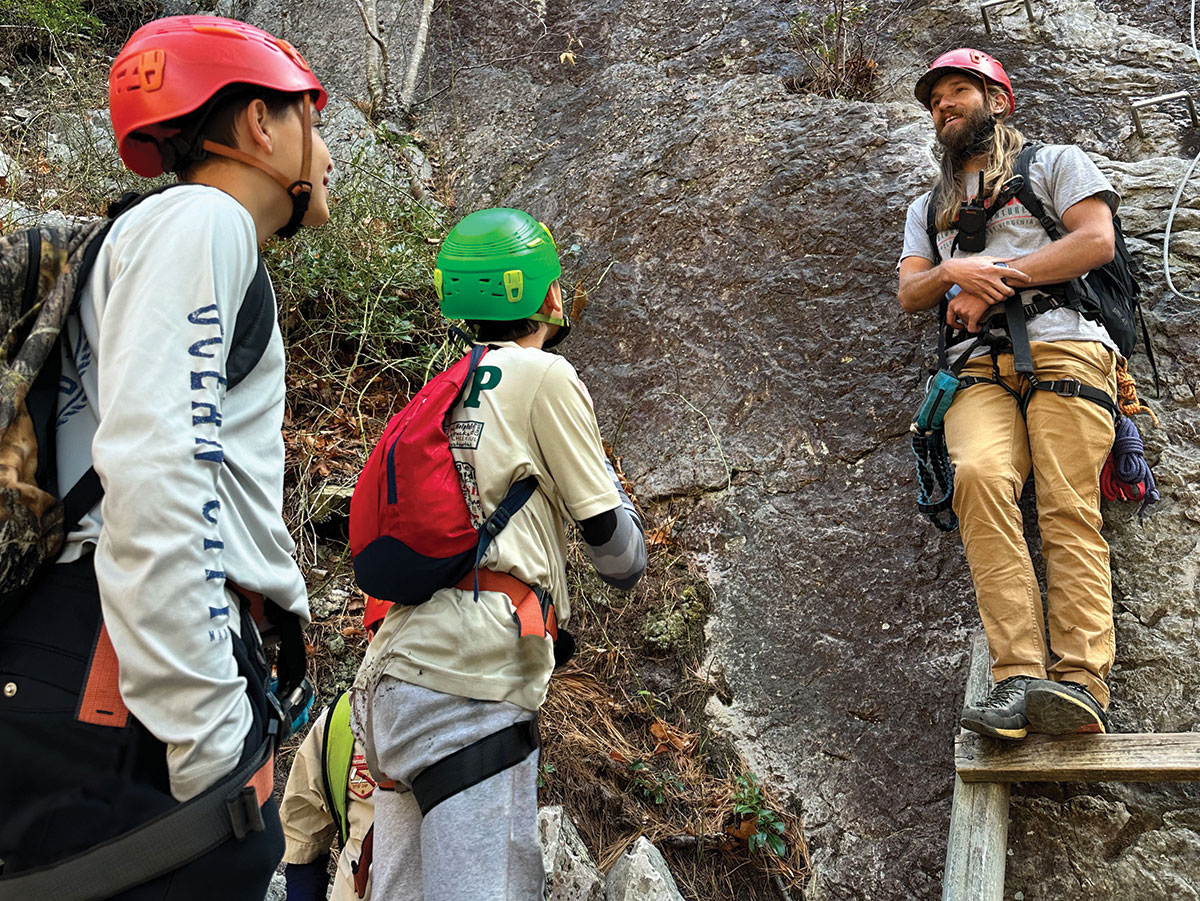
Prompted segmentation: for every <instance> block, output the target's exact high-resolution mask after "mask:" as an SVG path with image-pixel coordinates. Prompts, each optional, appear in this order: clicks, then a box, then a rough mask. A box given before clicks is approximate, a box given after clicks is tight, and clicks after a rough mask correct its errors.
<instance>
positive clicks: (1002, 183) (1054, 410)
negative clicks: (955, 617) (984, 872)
mask: <svg viewBox="0 0 1200 901" xmlns="http://www.w3.org/2000/svg"><path fill="white" fill-rule="evenodd" d="M916 97H917V99H918V100H919V101H920V102H921V103H922V104H923V105H924V106H925V107H926V108H927V109H928V110H929V112H930V115H931V116H932V118H933V126H934V130H935V132H936V136H937V142H938V149H939V151H940V158H941V172H940V174H939V177H938V179H937V181H936V184H935V186H934V188H933V189H932V190H931V191H929V192H926V193H925V194H923V195H922V196H921V197H919V198H918V199H917V200H916V201H914V202H913V204H912V205H911V206H910V207H909V209H908V219H907V225H906V229H905V236H904V250H903V252H902V254H901V259H900V264H899V273H900V284H899V291H898V298H899V301H900V305H901V307H902V308H903V309H904V310H905V311H906V312H909V313H917V312H922V311H925V310H938V311H939V317H940V320H939V331H941V330H942V329H945V332H944V335H945V338H944V344H943V343H941V339H940V343H939V355H940V357H941V359H940V360H939V365H941V366H942V367H943V368H947V366H949V367H951V368H953V366H954V364H955V363H957V362H958V361H961V362H962V368H961V378H960V379H959V383H958V388H957V391H956V393H955V394H954V399H953V402H952V403H951V405H950V407H949V409H948V411H947V412H946V416H945V440H946V447H947V450H948V452H949V455H950V458H951V461H952V462H953V464H954V482H953V492H954V512H955V513H956V514H957V516H958V521H959V525H960V529H961V532H962V539H963V548H964V550H965V552H966V557H967V562H968V564H969V565H970V568H971V577H972V579H973V581H974V583H975V594H976V599H977V601H978V604H979V611H980V615H981V618H982V620H983V624H984V628H985V630H986V632H987V636H988V643H989V646H990V650H991V657H992V675H993V677H994V680H995V683H996V684H995V687H994V688H993V690H992V692H991V693H990V695H989V696H988V698H986V699H985V700H983V701H982V702H981V703H979V704H971V705H969V706H967V707H966V709H965V710H964V711H963V716H962V724H963V726H964V727H966V728H968V729H971V730H973V731H975V732H979V733H981V734H984V735H989V736H993V737H996V738H1003V739H1019V738H1023V737H1024V736H1025V734H1026V732H1027V731H1034V732H1044V733H1073V732H1103V731H1105V730H1106V728H1107V718H1106V715H1105V709H1106V708H1107V706H1108V700H1109V692H1108V687H1107V686H1106V684H1105V681H1104V680H1105V676H1106V675H1107V674H1108V671H1109V669H1110V668H1111V666H1112V663H1113V657H1114V653H1115V640H1114V630H1113V618H1112V590H1111V583H1110V573H1109V555H1108V545H1107V544H1106V543H1105V541H1104V539H1103V538H1102V537H1101V534H1100V527H1101V524H1102V521H1101V516H1100V487H1099V476H1100V470H1101V468H1102V466H1103V464H1104V461H1105V458H1106V456H1107V455H1108V452H1109V450H1110V448H1111V447H1112V442H1113V417H1112V411H1113V410H1114V409H1115V407H1114V405H1113V398H1114V397H1115V392H1116V376H1115V366H1116V362H1117V348H1116V345H1115V343H1114V342H1113V340H1112V339H1111V338H1110V337H1109V335H1108V333H1107V331H1106V330H1105V328H1104V327H1103V325H1102V324H1101V323H1100V322H1099V321H1097V319H1098V317H1097V314H1096V312H1095V311H1094V310H1091V309H1087V308H1085V307H1084V306H1083V305H1082V304H1080V303H1078V302H1077V299H1076V298H1077V297H1078V296H1079V295H1078V294H1076V293H1073V292H1074V291H1075V289H1074V288H1073V287H1072V286H1075V285H1078V282H1077V281H1076V280H1077V279H1079V278H1080V277H1081V276H1083V275H1085V274H1086V273H1087V272H1089V271H1090V270H1092V269H1093V268H1095V267H1097V266H1100V265H1102V264H1104V263H1106V262H1108V261H1109V260H1111V259H1112V257H1113V252H1114V238H1113V223H1112V216H1113V213H1115V211H1116V208H1117V203H1118V200H1119V198H1118V196H1117V194H1116V192H1115V191H1114V190H1113V188H1112V185H1111V184H1109V182H1108V180H1107V179H1106V178H1105V177H1104V176H1103V175H1102V174H1101V173H1100V171H1099V170H1098V169H1097V168H1096V166H1095V164H1094V163H1093V162H1092V161H1091V160H1090V159H1089V158H1088V157H1087V156H1086V155H1085V154H1084V153H1083V151H1082V150H1080V149H1079V148H1078V147H1075V146H1062V145H1047V146H1042V147H1040V148H1038V150H1037V152H1036V155H1034V156H1033V157H1032V162H1030V163H1029V164H1028V171H1029V181H1030V182H1031V184H1029V185H1028V186H1027V187H1029V188H1032V194H1033V197H1034V199H1033V200H1030V204H1031V205H1032V206H1034V207H1035V208H1036V206H1038V205H1039V204H1038V203H1037V202H1036V201H1040V205H1041V206H1043V207H1044V211H1043V212H1044V214H1045V215H1046V216H1048V217H1049V220H1050V222H1051V224H1052V225H1053V226H1054V227H1055V228H1056V230H1057V232H1058V233H1059V234H1061V235H1062V237H1061V239H1059V240H1053V241H1052V240H1051V238H1050V236H1049V234H1048V233H1047V229H1046V227H1045V226H1044V225H1043V221H1044V220H1042V219H1041V218H1040V217H1039V216H1038V215H1037V213H1036V210H1031V209H1029V208H1027V207H1026V205H1025V203H1024V202H1023V200H1022V197H1025V198H1027V199H1028V197H1029V195H1028V194H1026V193H1024V192H1023V191H1022V189H1023V188H1024V187H1025V184H1024V181H1023V180H1022V181H1021V182H1020V183H1018V181H1017V179H1016V178H1014V173H1016V172H1017V170H1018V168H1020V167H1019V166H1018V161H1019V160H1022V159H1023V160H1025V161H1028V160H1029V159H1030V157H1029V156H1028V155H1026V156H1025V157H1022V156H1021V154H1022V147H1023V146H1024V144H1025V140H1024V138H1023V137H1022V135H1021V133H1020V132H1019V131H1017V130H1016V129H1015V128H1013V127H1012V126H1011V125H1010V124H1009V121H1008V120H1009V118H1010V117H1011V116H1012V114H1013V111H1014V109H1015V107H1016V98H1015V96H1014V94H1013V90H1012V84H1011V82H1010V81H1009V78H1008V75H1007V74H1006V73H1005V71H1004V67H1003V66H1001V65H1000V63H999V62H997V61H996V60H995V59H993V58H992V57H990V56H988V55H987V54H986V53H981V52H980V51H978V50H973V49H970V48H965V47H964V48H960V49H957V50H952V51H950V52H949V53H945V54H943V55H942V56H939V57H938V58H937V59H936V60H934V62H933V64H932V65H931V66H930V67H929V71H927V72H926V73H925V74H924V75H922V76H921V78H920V80H919V81H918V82H917V86H916ZM1018 193H1021V195H1022V196H1021V197H1018V196H1017V195H1018ZM943 320H944V321H943ZM1022 333H1025V334H1022ZM1026 339H1027V340H1026ZM946 345H948V347H947V346H946ZM947 361H948V362H947ZM955 371H958V370H955ZM1071 386H1073V388H1074V395H1072V391H1071V390H1067V389H1068V388H1069V387H1071ZM1080 386H1083V396H1080V392H1079V389H1080ZM1060 388H1061V390H1060ZM1035 389H1046V390H1035ZM1085 397H1086V398H1087V399H1085ZM1092 401H1094V402H1092ZM1031 470H1032V472H1033V474H1034V481H1035V485H1036V491H1037V511H1038V526H1039V530H1040V533H1041V540H1042V554H1043V557H1044V558H1045V561H1046V577H1047V592H1046V607H1047V611H1048V617H1046V616H1045V615H1044V613H1043V605H1042V597H1041V592H1040V590H1039V587H1038V582H1037V577H1036V575H1035V573H1034V567H1033V563H1032V561H1031V559H1030V555H1029V551H1028V549H1027V546H1026V543H1025V538H1024V534H1023V527H1022V517H1021V511H1020V509H1019V508H1018V500H1019V499H1020V496H1021V492H1022V489H1023V486H1024V484H1025V481H1026V479H1027V478H1028V476H1029V474H1030V471H1031ZM1047 626H1048V632H1049V640H1048V641H1047V634H1046V633H1047Z"/></svg>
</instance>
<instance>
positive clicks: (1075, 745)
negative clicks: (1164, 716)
mask: <svg viewBox="0 0 1200 901" xmlns="http://www.w3.org/2000/svg"><path fill="white" fill-rule="evenodd" d="M954 757H955V769H956V770H957V771H958V776H959V778H960V779H962V780H963V781H964V782H1193V781H1200V733H1198V732H1161V733H1148V734H1125V735H1030V736H1029V737H1028V738H1026V739H1025V740H1024V741H1019V742H1004V741H996V740H994V739H989V738H984V737H983V736H981V735H974V734H971V733H964V734H960V735H959V736H958V738H957V739H956V741H955V744H954Z"/></svg>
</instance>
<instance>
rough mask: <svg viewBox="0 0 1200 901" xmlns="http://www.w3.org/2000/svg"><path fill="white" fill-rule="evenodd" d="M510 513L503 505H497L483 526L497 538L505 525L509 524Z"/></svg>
mask: <svg viewBox="0 0 1200 901" xmlns="http://www.w3.org/2000/svg"><path fill="white" fill-rule="evenodd" d="M508 519H509V513H508V511H507V510H505V509H504V508H503V507H497V508H496V509H495V511H493V513H492V515H491V516H489V517H488V518H487V520H486V521H485V522H484V524H483V527H484V528H485V529H486V530H487V533H488V534H489V535H491V536H492V537H493V538H495V537H496V536H497V535H499V534H500V533H501V532H503V531H504V527H505V526H506V525H508Z"/></svg>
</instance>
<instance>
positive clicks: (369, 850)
mask: <svg viewBox="0 0 1200 901" xmlns="http://www.w3.org/2000/svg"><path fill="white" fill-rule="evenodd" d="M374 856H375V824H374V823H372V824H371V828H370V829H368V830H367V834H366V835H365V836H364V837H363V841H362V854H360V855H359V858H358V860H356V861H354V862H353V863H352V864H351V865H350V869H351V870H352V871H353V873H354V894H356V895H358V897H360V898H365V897H367V879H368V878H369V877H370V875H371V860H372V858H374Z"/></svg>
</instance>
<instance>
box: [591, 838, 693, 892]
mask: <svg viewBox="0 0 1200 901" xmlns="http://www.w3.org/2000/svg"><path fill="white" fill-rule="evenodd" d="M607 886H608V891H607V894H606V895H605V898H606V899H607V901H683V897H682V896H681V895H680V894H679V888H678V887H677V886H676V885H675V880H674V878H673V877H672V876H671V871H670V870H668V869H667V862H666V861H665V860H663V856H662V854H660V853H659V851H658V849H657V848H656V847H654V845H652V844H651V843H650V842H649V841H648V840H647V839H646V838H645V836H643V837H642V838H639V839H638V840H637V841H636V842H634V843H633V847H631V848H630V849H629V850H628V851H626V852H625V853H624V854H622V855H621V857H620V858H619V859H618V860H617V862H616V863H614V864H613V865H612V869H611V870H609V871H608V879H607Z"/></svg>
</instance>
